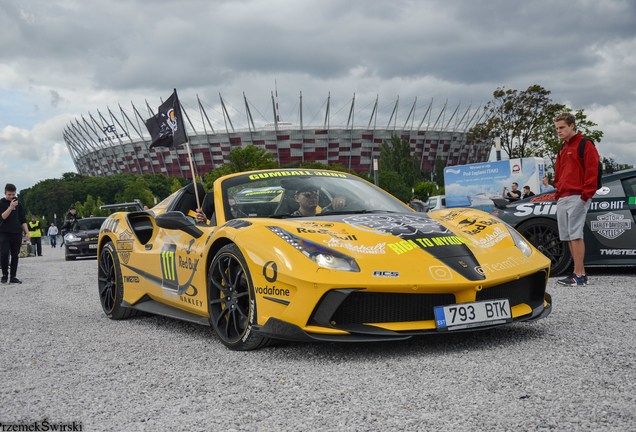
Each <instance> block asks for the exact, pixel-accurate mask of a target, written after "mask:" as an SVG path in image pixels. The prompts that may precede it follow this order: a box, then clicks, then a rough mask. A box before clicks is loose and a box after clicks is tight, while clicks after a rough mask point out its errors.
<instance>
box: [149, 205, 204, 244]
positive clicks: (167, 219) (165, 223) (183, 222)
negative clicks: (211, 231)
mask: <svg viewBox="0 0 636 432" xmlns="http://www.w3.org/2000/svg"><path fill="white" fill-rule="evenodd" d="M155 223H156V224H157V226H158V227H160V228H164V229H170V230H179V231H183V232H184V233H186V234H190V235H191V236H192V237H194V238H199V237H201V236H202V235H203V231H201V230H200V229H199V228H197V227H196V225H195V224H194V221H193V220H192V219H189V218H187V217H186V216H185V215H184V214H183V213H181V212H180V211H171V212H167V213H164V214H161V215H159V216H157V217H156V218H155Z"/></svg>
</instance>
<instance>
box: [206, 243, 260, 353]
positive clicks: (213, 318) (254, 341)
mask: <svg viewBox="0 0 636 432" xmlns="http://www.w3.org/2000/svg"><path fill="white" fill-rule="evenodd" d="M208 308H209V312H210V325H211V326H212V328H214V331H215V332H216V334H217V335H218V336H219V338H220V339H221V342H222V343H223V345H225V346H226V347H228V348H230V349H233V350H237V351H248V350H253V349H258V348H261V347H263V346H265V345H266V344H267V343H268V342H269V339H268V338H266V337H263V336H260V335H258V334H256V333H255V332H254V331H253V329H252V327H253V326H254V324H255V323H256V301H255V300H254V289H253V285H252V278H251V276H250V272H249V269H248V268H247V263H246V262H245V258H243V254H242V253H241V251H240V250H239V248H238V247H237V246H236V245H234V244H229V245H225V246H223V247H222V248H221V250H219V252H218V253H217V254H216V256H215V257H214V259H213V260H212V264H210V269H209V271H208Z"/></svg>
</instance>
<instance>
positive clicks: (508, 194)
mask: <svg viewBox="0 0 636 432" xmlns="http://www.w3.org/2000/svg"><path fill="white" fill-rule="evenodd" d="M501 197H502V198H504V199H507V200H508V201H510V202H512V201H518V200H519V199H521V191H520V190H519V183H517V182H512V190H508V188H507V187H505V186H504V189H503V193H502V194H501Z"/></svg>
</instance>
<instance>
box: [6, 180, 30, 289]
mask: <svg viewBox="0 0 636 432" xmlns="http://www.w3.org/2000/svg"><path fill="white" fill-rule="evenodd" d="M0 215H1V216H0V267H2V279H1V281H2V283H7V281H9V283H17V284H19V283H22V281H21V280H20V279H18V278H17V277H16V276H17V274H18V259H19V257H20V246H21V245H22V233H24V235H25V236H26V239H27V241H30V240H31V237H30V235H29V229H28V227H27V221H26V213H25V211H24V208H23V207H22V206H21V205H20V203H19V202H18V198H17V197H16V187H15V185H13V184H11V183H7V184H6V186H5V187H4V198H2V199H0ZM9 257H10V258H11V274H10V275H9Z"/></svg>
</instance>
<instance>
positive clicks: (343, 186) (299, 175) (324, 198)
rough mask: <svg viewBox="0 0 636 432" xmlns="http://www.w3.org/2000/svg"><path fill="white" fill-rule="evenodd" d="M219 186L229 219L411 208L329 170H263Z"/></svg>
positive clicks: (362, 182)
mask: <svg viewBox="0 0 636 432" xmlns="http://www.w3.org/2000/svg"><path fill="white" fill-rule="evenodd" d="M222 189H223V200H224V203H225V213H226V215H227V219H228V220H229V219H233V218H237V217H241V218H252V217H276V218H287V217H303V216H320V215H328V214H346V213H367V212H393V213H396V212H399V213H403V212H408V211H410V209H409V208H408V207H406V206H405V205H404V204H403V203H402V202H401V201H399V200H397V199H396V198H393V197H392V196H391V195H389V194H387V193H386V192H384V191H383V190H381V189H378V188H376V187H374V186H373V185H371V184H370V183H368V182H366V181H364V180H362V179H360V178H358V177H356V176H354V175H351V174H347V173H336V172H331V171H309V170H302V171H301V170H279V171H264V172H260V173H255V174H246V175H242V176H237V177H232V178H230V179H227V180H225V181H224V182H223V185H222Z"/></svg>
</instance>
